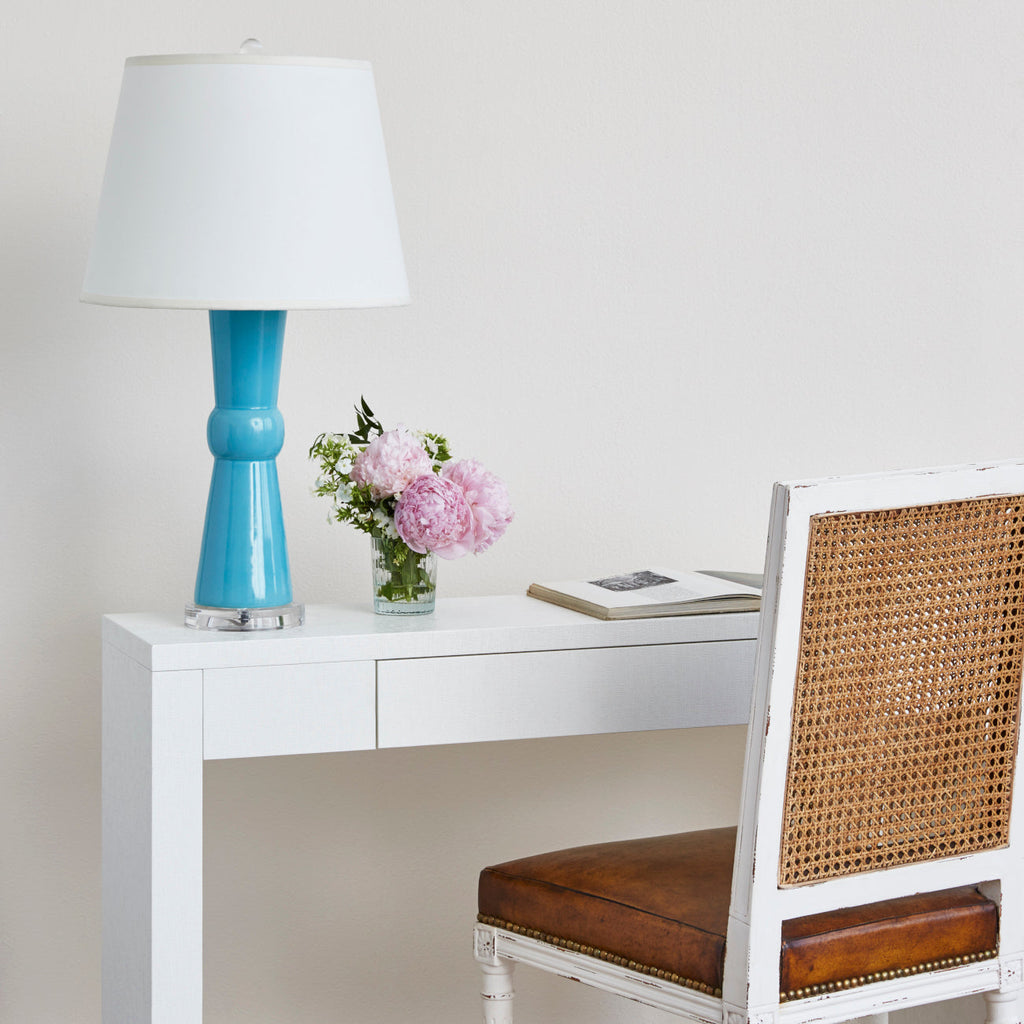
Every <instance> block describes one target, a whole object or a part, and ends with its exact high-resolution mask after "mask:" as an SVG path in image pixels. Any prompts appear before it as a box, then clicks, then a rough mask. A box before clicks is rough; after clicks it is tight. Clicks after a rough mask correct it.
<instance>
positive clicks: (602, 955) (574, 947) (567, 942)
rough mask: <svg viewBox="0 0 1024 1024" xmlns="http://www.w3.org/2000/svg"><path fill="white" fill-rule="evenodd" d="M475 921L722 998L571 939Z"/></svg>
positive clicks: (700, 986)
mask: <svg viewBox="0 0 1024 1024" xmlns="http://www.w3.org/2000/svg"><path fill="white" fill-rule="evenodd" d="M476 919H477V920H478V921H479V922H480V923H481V924H489V925H491V927H493V928H501V929H502V930H503V931H506V932H512V933H514V934H515V935H525V936H526V937H527V938H528V939H538V940H540V941H541V942H546V943H548V944H549V945H551V946H559V947H561V948H562V949H568V950H571V951H572V952H574V953H585V954H586V955H587V956H592V957H596V958H597V959H598V960H607V961H608V963H611V964H615V965H617V966H618V967H627V968H628V969H629V970H631V971H638V972H639V973H640V974H650V975H652V976H653V977H655V978H661V979H662V980H663V981H670V982H672V984H673V985H682V986H683V987H684V988H690V989H693V990H694V991H695V992H703V993H704V994H705V995H708V996H715V997H717V998H719V999H721V997H722V990H721V989H720V988H712V987H711V986H710V985H705V984H704V982H702V981H693V980H691V979H690V978H683V977H680V976H679V975H678V974H673V973H672V972H671V971H666V970H663V969H662V968H659V967H649V966H648V965H647V964H638V963H637V962H636V961H635V960H627V959H626V957H623V956H616V955H615V954H614V953H609V952H607V951H605V950H603V949H596V948H595V947H594V946H584V945H581V944H580V943H578V942H573V941H572V939H560V938H558V937H557V936H555V935H548V934H546V933H545V932H539V931H537V930H536V929H534V928H524V927H523V926H522V925H518V924H512V923H511V922H509V921H502V920H501V919H500V918H497V917H488V916H487V915H486V914H477V916H476Z"/></svg>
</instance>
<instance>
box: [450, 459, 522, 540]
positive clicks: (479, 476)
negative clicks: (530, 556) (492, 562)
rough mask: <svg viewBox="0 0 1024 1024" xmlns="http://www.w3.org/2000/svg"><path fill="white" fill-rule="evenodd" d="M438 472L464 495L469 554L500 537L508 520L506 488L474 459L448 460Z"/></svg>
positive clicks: (510, 519) (508, 510) (510, 518)
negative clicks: (470, 521) (469, 523)
mask: <svg viewBox="0 0 1024 1024" xmlns="http://www.w3.org/2000/svg"><path fill="white" fill-rule="evenodd" d="M441 476H442V479H444V480H450V481H451V482H452V483H453V484H457V485H458V487H459V488H460V489H461V491H462V493H463V494H464V495H465V496H466V501H467V502H468V503H469V509H470V511H471V512H472V514H473V525H472V532H471V535H470V537H469V538H467V541H466V542H467V543H468V544H469V546H470V550H471V551H472V552H473V554H475V555H479V554H480V552H481V551H486V550H487V549H488V548H489V547H490V546H491V545H492V544H493V543H494V542H495V541H496V540H497V539H498V538H499V537H501V535H502V534H503V533H504V532H505V530H506V529H508V524H509V523H510V522H512V506H511V504H510V502H509V497H508V490H507V489H506V487H505V485H504V484H503V483H502V482H501V480H499V479H498V478H497V477H496V476H495V475H494V474H493V473H490V472H488V471H487V470H486V469H484V467H483V466H481V465H480V463H479V462H477V461H476V460H475V459H463V460H462V461H461V462H449V463H448V464H447V465H446V466H445V467H444V469H443V470H442V472H441Z"/></svg>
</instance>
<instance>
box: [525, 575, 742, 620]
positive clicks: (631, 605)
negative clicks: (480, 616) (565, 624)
mask: <svg viewBox="0 0 1024 1024" xmlns="http://www.w3.org/2000/svg"><path fill="white" fill-rule="evenodd" d="M760 582H761V577H760V576H757V575H754V574H753V573H713V572H705V571H702V572H674V571H672V570H667V569H641V570H638V571H636V572H627V573H623V574H622V575H620V576H606V577H604V578H603V579H598V580H590V581H589V582H583V581H581V580H570V581H569V582H567V583H543V584H542V583H533V584H531V585H530V588H529V589H528V590H527V591H526V592H527V594H529V595H530V597H536V598H539V599H540V600H541V601H549V602H551V603H552V604H560V605H562V606H563V607H565V608H571V609H572V610H573V611H577V612H585V613H586V614H587V615H593V616H595V617H596V618H599V619H646V618H650V617H653V616H658V615H707V614H709V613H713V612H754V611H757V610H758V608H760V606H761V589H760Z"/></svg>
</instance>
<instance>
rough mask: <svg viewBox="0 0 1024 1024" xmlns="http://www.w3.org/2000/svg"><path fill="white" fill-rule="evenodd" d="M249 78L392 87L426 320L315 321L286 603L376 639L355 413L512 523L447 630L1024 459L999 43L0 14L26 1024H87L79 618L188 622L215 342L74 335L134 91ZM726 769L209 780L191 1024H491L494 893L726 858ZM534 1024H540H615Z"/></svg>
mask: <svg viewBox="0 0 1024 1024" xmlns="http://www.w3.org/2000/svg"><path fill="white" fill-rule="evenodd" d="M248 35H259V36H261V37H262V38H263V40H264V42H265V43H266V44H267V46H268V48H271V49H273V50H276V51H277V52H283V53H300V54H314V55H328V56H344V57H357V58H366V59H370V60H372V61H373V63H374V67H375V73H376V77H377V83H378V92H379V96H380V102H381V108H382V113H383V118H384V124H385V132H386V136H387V140H388V146H389V152H390V157H391V164H392V176H393V179H394V187H395V193H396V199H397V204H398V210H399V217H400V221H401V227H402V235H403V241H404V245H405V252H406V258H407V262H408V269H409V275H410V279H411V284H412V288H413V292H414V301H413V303H412V304H411V305H410V306H408V307H407V308H403V309H398V310H373V311H366V312H331V313H323V314H314V313H305V314H304V313H296V314H293V315H292V317H291V322H290V324H289V328H288V340H287V344H286V356H285V367H284V378H283V383H282V389H281V403H280V404H281V408H282V410H283V412H284V415H285V419H286V422H287V426H288V440H287V442H286V446H285V449H284V452H283V453H282V455H281V457H280V459H279V468H280V473H281V479H282V487H283V491H284V496H285V503H286V517H287V521H288V528H289V535H290V545H291V554H292V562H293V576H294V580H295V585H296V592H297V595H298V596H299V597H301V598H303V599H305V600H306V601H307V602H310V603H313V602H336V603H347V602H361V601H365V600H366V599H367V587H368V579H367V577H368V573H369V565H368V562H369V553H368V542H367V541H366V538H365V537H363V536H362V535H357V534H355V533H351V534H346V533H345V532H344V531H343V530H342V529H341V528H340V527H329V526H328V525H327V524H326V522H325V520H324V514H325V509H324V508H323V507H322V506H319V505H318V504H317V503H316V502H315V501H314V500H313V499H312V498H311V497H310V496H309V493H308V490H309V487H310V485H311V483H312V479H313V475H314V474H313V471H312V468H311V466H310V465H309V464H308V463H307V462H306V459H305V450H306V448H307V446H308V444H309V442H310V441H311V440H312V438H313V437H314V436H315V435H316V434H317V433H318V432H319V431H321V430H325V429H345V428H347V427H348V425H349V424H350V422H351V421H350V418H349V417H350V408H351V405H352V403H353V402H354V401H355V400H356V399H357V398H358V397H359V395H360V394H365V395H366V396H367V398H368V399H369V400H370V402H371V404H373V405H374V408H375V409H377V410H378V412H379V413H380V414H381V415H382V416H383V417H384V418H385V420H386V421H388V422H389V423H393V422H395V421H397V420H403V421H405V422H407V423H409V424H412V425H415V426H420V427H424V428H433V429H437V430H441V431H443V432H446V433H448V435H449V436H450V437H451V438H452V440H453V442H454V443H455V445H456V448H457V451H458V453H460V454H462V455H475V456H476V457H478V458H480V459H481V460H482V461H484V462H485V463H486V464H487V465H489V466H490V467H491V468H493V469H494V470H495V471H497V472H499V473H500V474H502V475H504V476H505V477H506V479H507V481H508V483H509V485H510V488H511V490H512V493H513V496H514V499H515V506H516V510H517V519H516V522H515V523H514V526H513V528H512V529H511V530H510V532H509V534H508V535H507V537H506V539H505V540H503V541H502V542H501V543H500V544H499V545H498V546H497V547H496V548H494V549H493V550H492V551H491V552H488V553H487V554H486V555H484V556H483V557H481V558H478V559H467V560H464V561H462V562H459V563H444V564H443V565H442V568H441V573H442V575H441V581H440V582H441V588H442V591H443V593H444V594H447V595H468V594H487V593H501V592H509V591H516V592H519V591H522V590H523V589H524V588H525V587H526V585H527V584H528V583H529V582H530V581H532V580H535V579H552V578H554V579H557V578H560V577H566V576H575V575H578V574H586V573H595V572H600V573H603V572H606V571H612V570H616V569H627V568H631V567H635V566H637V565H640V564H642V563H644V562H647V561H658V562H665V563H668V564H677V565H680V566H694V567H701V566H720V567H732V568H739V569H755V570H756V569H759V568H760V563H761V557H762V548H763V544H764V532H765V522H766V516H767V504H768V495H769V487H770V483H771V481H772V480H774V479H776V478H780V477H787V476H794V475H800V476H803V475H817V474H825V473H843V472H852V471H864V470H870V469H879V468H889V467H898V466H913V465H925V464H935V463H949V462H958V461H971V460H975V459H988V458H1004V457H1011V456H1019V455H1021V454H1022V453H1024V441H1022V432H1024V428H1022V426H1021V423H1020V405H1021V403H1020V383H1021V381H1020V378H1021V369H1022V362H1024V354H1022V348H1021V344H1020V342H1021V335H1022V328H1024V298H1022V284H1024V276H1022V272H1024V244H1022V239H1024V216H1022V213H1024V210H1022V198H1021V197H1022V194H1024V166H1022V164H1024V160H1022V156H1024V142H1022V127H1024V5H1022V4H1021V3H1020V2H1019V0H1007V2H996V0H950V2H943V3H936V2H932V0H857V2H846V0H844V2H833V0H802V2H796V0H784V2H767V3H764V2H755V0H749V2H746V3H737V2H712V0H671V2H670V0H589V2H587V0H516V2H513V3H495V2H491V0H436V2H432V3H423V2H417V0H391V2H388V3H383V2H380V0H343V2H338V0H289V2H288V3H283V2H281V0H244V2H243V0H202V2H200V0H147V2H142V3H140V2H139V0H93V2H92V3H89V4H83V3H80V2H72V0H51V2H46V0H44V2H42V3H28V2H27V0H11V2H10V3H9V4H8V5H7V6H6V7H5V8H4V9H3V12H2V14H0V211H2V221H0V238H2V241H3V244H2V246H0V261H2V265H0V289H2V290H3V294H2V306H3V310H4V316H5V323H6V327H4V328H3V330H2V331H0V348H2V350H3V363H2V366H3V369H2V372H0V388H2V413H0V414H2V416H3V423H2V429H0V438H2V441H0V460H2V461H0V487H2V490H0V494H2V496H3V500H2V502H0V544H2V562H0V564H2V565H3V566H4V568H5V569H6V581H5V582H6V585H5V586H4V587H3V598H2V606H0V622H2V623H3V626H2V629H3V647H2V654H0V666H2V667H0V820H2V821H3V822H4V827H3V829H2V831H0V866H2V869H0V1020H2V1021H3V1022H4V1024H7V1022H11V1024H14V1022H17V1024H51V1022H61V1024H67V1022H80V1021H81V1022H87V1024H92V1022H96V1021H98V1020H99V983H98V979H99V768H98V766H99V710H98V709H99V664H98V660H99V644H98V629H99V617H100V615H101V614H102V613H103V612H108V611H127V610H140V609H149V608H169V609H179V608H180V607H181V606H182V603H183V601H184V600H185V598H186V597H187V595H188V594H189V592H190V591H191V587H192V582H193V574H194V570H195V561H196V554H197V545H198V541H199V534H200V530H201V525H202V517H203V508H204V504H205V492H206V487H207V483H208V472H209V455H208V453H207V451H206V448H205V438H204V423H205V417H206V415H207V413H208V411H209V409H210V407H211V405H212V388H211V384H210V369H209V355H208V341H207V333H206V325H205V320H204V317H203V315H202V314H200V313H182V312H160V311H156V312H154V311H141V310H139V311H136V310H123V309H104V308H99V307H91V306H84V305H81V304H79V302H78V291H79V288H80V284H81V277H82V272H83V268H84V263H85V258H86V253H87V249H88V243H89V237H90V232H91V230H92V220H93V216H94V210H95V203H96V199H97V196H98V191H99V185H100V179H101V176H102V171H103V163H104V159H105V153H106V145H107V140H108V134H109V130H110V125H111V121H112V118H113V113H114V106H115V102H116V98H117V90H118V87H119V82H120V74H121V65H122V62H123V59H124V58H125V57H126V56H128V55H131V54H139V53H159V52H170V53H173V52H188V51H210V50H230V49H233V48H235V47H236V46H237V45H238V43H239V42H240V41H241V40H242V39H243V38H245V37H246V36H248ZM271 144H272V142H271ZM741 750H742V737H741V736H740V735H739V732H738V731H737V730H709V731H703V732H695V733H690V734H681V733H665V734H652V735H647V736H613V737H604V738H598V739H594V738H589V739H573V740H551V741H537V742H529V743H513V744H496V745H493V746H470V747H463V748H445V749H436V750H406V751H398V752H387V753H373V754H367V755H362V754H354V755H343V756H337V757H308V758H306V757H303V758H294V759H289V758H285V759H272V760H267V761H239V762H227V763H218V764H214V765H212V766H211V767H210V768H209V770H208V773H207V782H206V795H207V825H208V832H207V835H208V844H207V857H206V877H207V899H208V915H207V918H208V924H207V950H208V951H207V1014H206V1019H207V1021H210V1022H216V1024H223V1022H241V1021H245V1022H247V1024H248V1022H257V1024H258V1022H263V1021H268V1022H269V1021H275V1022H277V1021H287V1022H307V1021H309V1022H312V1021H317V1022H322V1021H334V1020H337V1021H357V1020H361V1021H377V1022H380V1024H388V1022H397V1021H400V1020H401V1021H405V1020H409V1019H416V1020H424V1019H426V1020H438V1021H439V1020H442V1019H443V1020H445V1021H449V1022H463V1024H468V1022H475V1020H476V994H475V993H476V977H475V969H474V967H473V965H472V963H471V960H470V955H469V939H468V935H469V928H470V923H471V921H472V919H473V914H474V909H475V908H474V903H473V900H474V887H475V875H476V871H477V870H478V868H479V867H480V866H481V865H483V864H484V863H486V862H488V861H489V860H491V859H493V858H497V857H505V856H512V855H514V854H516V853H518V852H528V851H530V850H532V849H536V848H538V847H543V846H545V845H547V844H551V845H552V846H554V845H557V844H567V843H573V842H578V841H579V842H582V841H589V840H591V839H596V838H599V837H605V836H613V835H614V836H626V835H631V834H638V833H643V832H648V831H657V830H670V829H677V828H692V827H703V826H710V825H717V824H725V823H729V822H731V821H733V820H735V816H736V809H737V793H738V780H739V760H740V757H741ZM521 992H522V996H521V1010H522V1012H521V1014H520V1020H521V1021H523V1022H524V1024H525V1022H528V1021H532V1022H546V1021H552V1022H553V1021H556V1020H560V1019H562V1018H565V1017H568V1016H569V1015H570V1014H572V1015H577V1014H578V1015H579V1016H580V1019H582V1014H583V1013H587V1014H589V1015H590V1017H591V1018H592V1019H594V1020H596V1021H598V1022H612V1021H618V1020H619V1019H626V1017H627V1016H635V1013H636V1009H635V1008H634V1007H632V1006H631V1005H628V1004H627V1005H626V1006H624V1007H619V1006H618V1005H616V1004H613V1003H612V1002H611V1001H610V1000H605V999H603V998H600V997H598V996H596V995H593V994H585V993H581V992H580V991H579V989H578V988H576V987H573V986H569V985H566V984H565V983H560V982H558V981H556V980H553V979H550V980H549V979H542V978H526V977H524V978H523V980H522V982H521ZM573 998H579V999H582V1000H583V1002H582V1005H580V1004H579V1003H574V1002H572V999H573ZM979 1014H980V1008H979V1006H978V1005H976V1004H975V1003H970V1004H968V1005H967V1006H966V1007H963V1006H954V1007H951V1008H948V1009H946V1010H945V1011H943V1014H942V1015H934V1016H933V1017H932V1018H931V1019H940V1016H941V1019H943V1020H948V1021H954V1020H960V1019H968V1020H970V1019H980V1016H979ZM648 1016H651V1017H653V1016H654V1015H653V1014H651V1015H648ZM925 1016H927V1015H924V1014H921V1015H915V1014H913V1013H908V1014H906V1015H905V1018H906V1019H907V1020H915V1019H925Z"/></svg>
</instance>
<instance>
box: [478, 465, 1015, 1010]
mask: <svg viewBox="0 0 1024 1024" xmlns="http://www.w3.org/2000/svg"><path fill="white" fill-rule="evenodd" d="M1022 595H1024V463H1014V464H1006V463H1003V464H997V465H992V466H975V467H962V468H954V469H946V470H935V471H921V472H914V473H897V474H887V475H881V476H865V477H850V478H845V479H832V480H824V481H815V482H807V483H791V484H779V485H776V488H775V491H774V496H773V504H772V512H771V527H770V531H769V538H768V553H767V560H766V569H765V589H764V600H763V607H762V612H761V619H760V629H759V638H758V648H757V659H756V670H755V671H756V678H755V683H754V691H753V698H752V711H751V718H750V727H749V731H748V744H747V756H746V767H745V771H744V784H743V793H742V802H741V809H740V822H739V827H738V829H731V828H730V829H714V830H711V831H705V832H694V833H684V834H682V835H674V836H661V837H657V838H653V839H637V840H628V841H625V842H617V843H608V844H604V845H598V846H589V847H581V848H578V849H574V850H562V851H559V852H556V853H549V854H543V855H540V856H536V857H526V858H524V859H520V860H515V861H510V862H508V863H505V864H499V865H497V866H495V867H490V868H487V869H485V870H484V871H483V872H482V874H481V876H480V902H479V911H480V914H479V918H478V920H479V922H480V923H479V924H478V925H477V927H476V933H475V953H476V958H477V960H478V961H479V962H480V964H481V966H482V968H483V972H484V988H483V1002H484V1008H485V1017H486V1020H487V1021H488V1022H489V1024H510V1022H511V1010H512V969H513V966H514V965H515V964H516V963H523V964H529V965H532V966H534V967H539V968H541V969H543V970H547V971H553V972H555V973H557V974H560V975H563V976H565V977H569V978H572V979H575V980H577V981H581V982H584V983H586V984H588V985H593V986H596V987H598V988H601V989H606V990H608V991H610V992H614V993H617V994H619V995H623V996H627V997H629V998H632V999H635V1000H638V1001H639V1002H642V1003H647V1004H649V1005H651V1006H655V1007H659V1008H662V1009H665V1010H669V1011H673V1012H675V1013H677V1014H679V1015H680V1016H683V1017H686V1018H688V1019H690V1020H695V1021H703V1022H709V1024H710V1022H722V1024H776V1022H778V1024H799V1022H811V1021H815V1022H818V1021H820V1022H830V1021H843V1020H849V1019H852V1018H856V1017H861V1016H870V1017H871V1019H872V1020H874V1021H885V1020H886V1014H887V1012H888V1011H889V1010H891V1009H896V1008H899V1007H907V1006H914V1005H918V1004H923V1003H930V1002H934V1001H938V1000H944V999H951V998H955V997H958V996H963V995H967V994H970V993H984V996H985V1000H986V1004H987V1005H986V1010H987V1021H988V1022H989V1024H1011V1022H1012V1024H1021V1016H1020V1009H1019V1007H1018V1000H1017V995H1018V992H1019V990H1020V988H1021V986H1022V962H1024V896H1022V890H1024V834H1022V829H1024V819H1022V814H1021V812H1020V810H1014V809H1013V808H1012V806H1011V796H1012V791H1013V781H1014V774H1015V770H1014V769H1015V764H1016V758H1017V751H1018V743H1019V732H1018V721H1019V717H1020V691H1021V671H1022V652H1024V622H1022V615H1024V613H1022V607H1024V596H1022Z"/></svg>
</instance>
